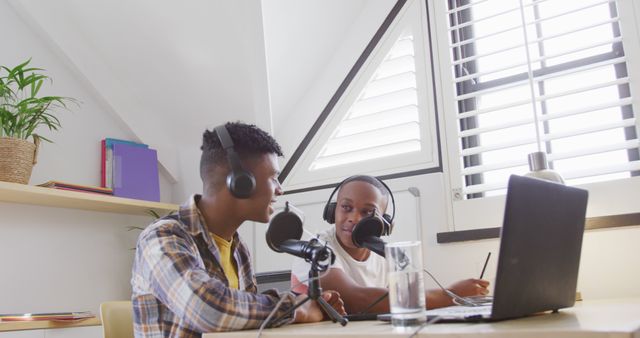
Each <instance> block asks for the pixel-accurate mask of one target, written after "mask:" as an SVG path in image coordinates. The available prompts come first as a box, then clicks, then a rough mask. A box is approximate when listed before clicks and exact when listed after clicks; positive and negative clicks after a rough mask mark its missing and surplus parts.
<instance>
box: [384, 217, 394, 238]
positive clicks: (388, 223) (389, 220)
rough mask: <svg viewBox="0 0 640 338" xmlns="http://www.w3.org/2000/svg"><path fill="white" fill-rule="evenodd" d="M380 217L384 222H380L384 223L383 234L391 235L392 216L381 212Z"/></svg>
mask: <svg viewBox="0 0 640 338" xmlns="http://www.w3.org/2000/svg"><path fill="white" fill-rule="evenodd" d="M382 218H384V220H385V222H382V223H383V224H384V234H383V235H385V236H389V235H391V231H393V218H391V216H389V214H383V215H382Z"/></svg>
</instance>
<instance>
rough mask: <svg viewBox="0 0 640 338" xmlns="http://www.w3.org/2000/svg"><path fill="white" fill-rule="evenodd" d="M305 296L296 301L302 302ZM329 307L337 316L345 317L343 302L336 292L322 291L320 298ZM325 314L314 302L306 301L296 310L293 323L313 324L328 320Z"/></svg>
mask: <svg viewBox="0 0 640 338" xmlns="http://www.w3.org/2000/svg"><path fill="white" fill-rule="evenodd" d="M306 297H307V295H300V296H298V297H297V298H296V301H297V302H299V301H302V300H303V299H304V298H306ZM321 297H322V298H323V299H324V300H325V301H326V302H327V303H329V305H331V306H332V307H333V308H334V309H336V311H338V313H339V314H341V315H345V314H346V311H345V310H344V302H343V301H342V299H341V298H340V294H339V293H337V292H336V291H324V292H322V296H321ZM328 318H329V317H328V316H327V314H325V313H324V311H322V309H321V308H320V305H319V304H318V303H317V302H316V301H314V300H311V301H308V302H306V303H304V305H302V306H301V307H299V308H297V309H296V319H295V321H294V323H313V322H319V321H321V320H325V319H328Z"/></svg>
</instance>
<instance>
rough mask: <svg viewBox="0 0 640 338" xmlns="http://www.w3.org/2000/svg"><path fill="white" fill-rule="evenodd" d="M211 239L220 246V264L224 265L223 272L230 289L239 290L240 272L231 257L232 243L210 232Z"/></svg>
mask: <svg viewBox="0 0 640 338" xmlns="http://www.w3.org/2000/svg"><path fill="white" fill-rule="evenodd" d="M209 234H211V238H213V240H214V241H215V242H216V245H217V246H218V250H220V260H221V262H220V264H221V265H222V270H224V275H225V276H226V277H227V280H228V281H229V287H230V288H232V289H238V284H239V282H238V271H236V265H235V262H234V260H233V257H232V256H231V243H232V242H233V240H232V241H231V242H227V241H226V240H225V239H224V238H222V237H220V236H218V235H216V234H214V233H213V232H210V233H209Z"/></svg>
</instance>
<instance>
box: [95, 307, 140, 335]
mask: <svg viewBox="0 0 640 338" xmlns="http://www.w3.org/2000/svg"><path fill="white" fill-rule="evenodd" d="M100 320H101V321H102V332H103V334H104V338H134V337H133V306H132V304H131V301H128V300H126V301H112V302H104V303H102V304H100Z"/></svg>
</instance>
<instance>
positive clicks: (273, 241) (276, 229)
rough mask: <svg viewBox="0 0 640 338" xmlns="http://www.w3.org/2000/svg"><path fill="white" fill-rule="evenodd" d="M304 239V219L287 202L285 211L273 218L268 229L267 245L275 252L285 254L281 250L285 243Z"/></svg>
mask: <svg viewBox="0 0 640 338" xmlns="http://www.w3.org/2000/svg"><path fill="white" fill-rule="evenodd" d="M300 238H302V217H300V216H299V215H298V214H297V213H295V212H294V211H292V210H291V209H290V208H289V202H285V206H284V211H282V212H279V213H278V214H277V215H275V216H273V218H272V219H271V222H269V228H268V229H267V245H268V246H269V248H271V250H273V251H275V252H283V250H282V249H281V248H280V246H281V245H282V243H284V242H285V241H291V240H299V239H300Z"/></svg>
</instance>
